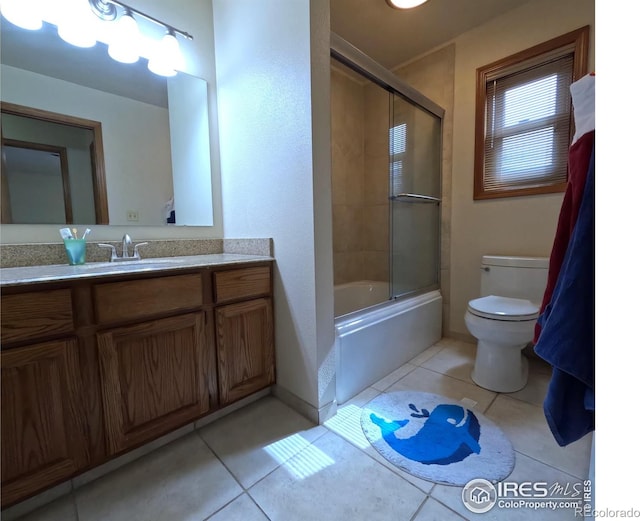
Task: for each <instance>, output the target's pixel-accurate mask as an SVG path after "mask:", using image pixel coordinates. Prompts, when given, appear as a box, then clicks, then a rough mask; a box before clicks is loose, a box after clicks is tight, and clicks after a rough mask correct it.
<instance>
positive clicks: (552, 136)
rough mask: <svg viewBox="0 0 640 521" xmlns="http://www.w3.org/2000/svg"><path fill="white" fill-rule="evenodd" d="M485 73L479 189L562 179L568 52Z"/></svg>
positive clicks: (567, 125) (567, 131)
mask: <svg viewBox="0 0 640 521" xmlns="http://www.w3.org/2000/svg"><path fill="white" fill-rule="evenodd" d="M502 72H503V74H502V75H501V76H500V77H487V83H486V105H485V114H486V120H485V121H486V123H485V125H486V127H485V142H484V177H483V184H484V190H485V191H500V190H504V189H513V188H529V187H536V186H543V185H547V184H555V183H562V182H564V181H566V175H567V154H568V149H569V144H570V132H571V96H570V92H569V86H570V85H571V82H572V74H573V53H572V52H571V53H569V54H566V53H565V54H564V55H562V56H557V55H555V56H554V57H552V58H549V57H547V58H546V60H545V61H543V62H540V60H539V59H538V63H534V64H531V65H529V66H526V67H524V68H520V70H517V71H515V72H511V73H508V72H507V73H506V74H505V73H504V70H503V71H502Z"/></svg>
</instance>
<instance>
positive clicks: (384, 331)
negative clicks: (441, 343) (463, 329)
mask: <svg viewBox="0 0 640 521" xmlns="http://www.w3.org/2000/svg"><path fill="white" fill-rule="evenodd" d="M381 296H384V297H383V300H382V301H380V300H379V299H380V297H381ZM388 298H389V290H388V284H387V283H386V282H376V281H359V282H351V283H348V284H341V285H339V286H336V287H335V309H336V319H335V328H336V336H335V348H336V362H337V368H336V399H337V402H338V403H339V404H341V403H344V402H346V401H348V400H350V399H351V398H353V397H354V396H355V395H356V394H358V393H359V392H361V391H363V390H364V389H366V388H367V387H369V386H370V385H372V384H374V383H375V382H377V381H378V380H380V379H381V378H383V377H384V376H386V375H388V374H389V373H391V372H392V371H394V370H396V369H397V368H398V367H400V366H402V365H403V364H405V363H407V362H408V361H409V360H411V359H412V358H414V357H416V356H417V355H419V354H420V353H421V352H422V351H424V350H425V349H427V348H428V347H429V346H431V345H433V344H435V343H436V342H437V341H438V340H440V339H441V338H442V296H441V294H440V291H439V290H434V291H430V292H426V293H421V294H418V295H415V296H410V297H405V298H401V299H395V300H388ZM363 306H364V307H365V309H362V307H363ZM367 306H369V307H367ZM345 310H346V313H342V312H344V311H345ZM356 310H357V311H356ZM339 313H342V314H339Z"/></svg>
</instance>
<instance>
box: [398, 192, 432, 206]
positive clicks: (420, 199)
mask: <svg viewBox="0 0 640 521" xmlns="http://www.w3.org/2000/svg"><path fill="white" fill-rule="evenodd" d="M389 199H391V200H392V201H395V200H398V199H409V200H408V201H406V202H408V203H427V204H440V203H441V202H442V199H438V198H437V197H432V196H430V195H422V194H407V193H401V194H397V195H392V196H391V197H389Z"/></svg>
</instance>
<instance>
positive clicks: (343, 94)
mask: <svg viewBox="0 0 640 521" xmlns="http://www.w3.org/2000/svg"><path fill="white" fill-rule="evenodd" d="M362 89H363V86H362V84H361V83H358V82H356V81H354V79H353V78H351V77H350V76H348V75H347V73H345V72H343V71H342V70H341V69H338V68H337V67H332V68H331V197H332V220H333V272H334V273H333V277H334V283H335V284H344V283H346V282H352V281H354V280H360V279H362V278H363V276H362V273H361V270H362V266H363V264H364V257H363V254H362V237H363V230H362V228H363V219H362V202H363V192H364V97H363V92H362Z"/></svg>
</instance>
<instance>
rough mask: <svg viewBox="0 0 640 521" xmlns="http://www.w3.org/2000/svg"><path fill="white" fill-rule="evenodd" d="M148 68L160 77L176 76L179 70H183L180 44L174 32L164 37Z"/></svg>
mask: <svg viewBox="0 0 640 521" xmlns="http://www.w3.org/2000/svg"><path fill="white" fill-rule="evenodd" d="M148 68H149V70H150V71H151V72H153V73H154V74H158V75H159V76H175V75H176V73H177V70H178V69H180V68H182V54H181V53H180V44H178V40H177V38H176V35H175V33H173V31H169V32H168V33H167V34H165V35H164V36H163V37H162V40H160V43H159V44H158V45H157V47H156V50H155V52H154V55H153V56H152V57H151V59H150V60H149V65H148Z"/></svg>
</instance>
